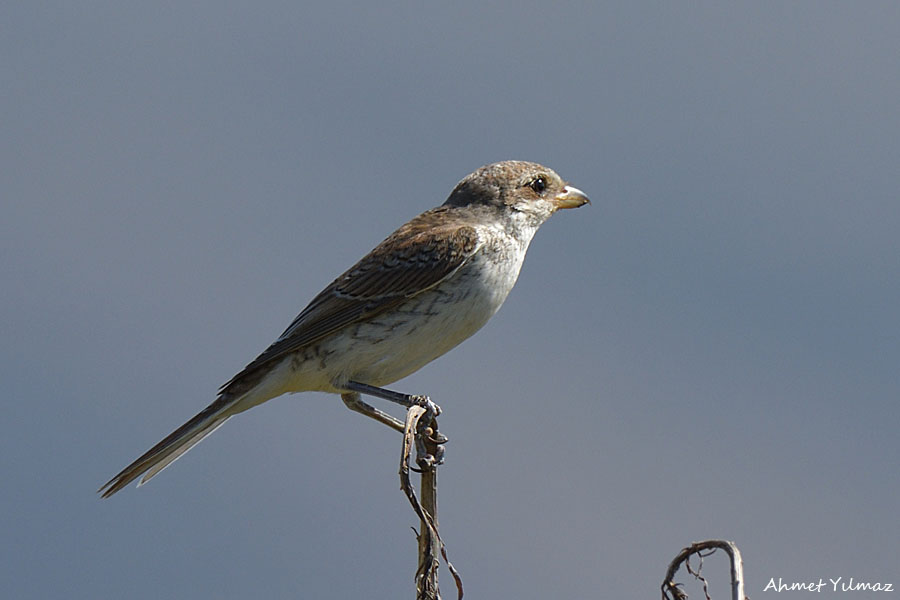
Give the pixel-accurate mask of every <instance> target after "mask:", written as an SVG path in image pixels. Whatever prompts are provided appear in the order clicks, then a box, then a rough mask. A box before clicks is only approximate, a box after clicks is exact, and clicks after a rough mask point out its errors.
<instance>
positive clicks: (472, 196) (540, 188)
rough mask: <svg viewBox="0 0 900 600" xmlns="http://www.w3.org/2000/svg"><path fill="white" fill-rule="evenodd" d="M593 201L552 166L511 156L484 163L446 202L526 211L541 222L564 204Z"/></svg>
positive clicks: (453, 204)
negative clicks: (506, 159)
mask: <svg viewBox="0 0 900 600" xmlns="http://www.w3.org/2000/svg"><path fill="white" fill-rule="evenodd" d="M588 203H590V200H588V197H587V196H586V195H585V194H584V192H582V191H581V190H579V189H578V188H576V187H573V186H571V185H568V184H567V183H566V182H565V181H563V180H562V178H561V177H560V176H559V175H557V174H556V172H555V171H554V170H553V169H550V168H547V167H545V166H543V165H539V164H537V163H533V162H525V161H519V160H508V161H504V162H497V163H493V164H490V165H485V166H483V167H481V168H480V169H478V170H477V171H475V172H473V173H471V174H470V175H467V176H466V177H465V178H464V179H463V180H462V181H460V182H459V183H458V184H457V185H456V187H455V188H454V189H453V191H452V192H451V193H450V197H449V198H447V201H446V202H445V203H444V204H445V205H447V206H460V207H461V206H473V205H474V206H477V205H483V206H486V207H495V208H497V209H500V210H503V211H507V212H510V211H511V212H518V213H524V215H526V216H528V217H531V218H535V219H537V220H539V221H541V222H543V221H544V220H546V219H547V218H549V217H550V215H552V214H553V213H554V212H556V211H557V210H559V209H562V208H578V207H579V206H584V205H585V204H588Z"/></svg>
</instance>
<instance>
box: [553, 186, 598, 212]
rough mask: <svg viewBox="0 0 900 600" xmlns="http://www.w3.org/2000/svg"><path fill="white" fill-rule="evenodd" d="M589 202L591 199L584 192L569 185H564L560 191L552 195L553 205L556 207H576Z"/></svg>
mask: <svg viewBox="0 0 900 600" xmlns="http://www.w3.org/2000/svg"><path fill="white" fill-rule="evenodd" d="M590 203H591V201H590V200H589V199H588V197H587V195H585V193H584V192H582V191H581V190H579V189H578V188H577V187H575V186H571V185H567V186H565V187H564V188H563V189H562V191H561V192H560V193H558V194H557V195H556V196H554V197H553V205H554V206H555V207H556V208H557V209H559V208H578V207H579V206H584V205H585V204H590Z"/></svg>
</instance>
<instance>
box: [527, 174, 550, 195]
mask: <svg viewBox="0 0 900 600" xmlns="http://www.w3.org/2000/svg"><path fill="white" fill-rule="evenodd" d="M528 187H530V188H531V189H533V190H534V191H535V193H537V194H542V193H543V192H544V190H545V189H547V180H546V179H544V176H543V175H542V176H540V177H535V178H534V179H533V180H532V181H531V183H529V184H528Z"/></svg>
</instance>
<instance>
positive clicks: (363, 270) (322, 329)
mask: <svg viewBox="0 0 900 600" xmlns="http://www.w3.org/2000/svg"><path fill="white" fill-rule="evenodd" d="M589 203H590V200H589V199H588V197H587V196H586V195H585V193H584V192H582V191H581V190H579V189H578V188H576V187H574V186H572V185H570V184H568V183H566V182H565V181H563V179H562V178H561V177H560V176H559V175H558V174H557V173H556V172H555V171H553V170H552V169H549V168H547V167H545V166H542V165H540V164H537V163H533V162H526V161H503V162H497V163H492V164H489V165H485V166H483V167H481V168H479V169H477V170H475V171H474V172H472V173H470V174H469V175H467V176H466V177H464V178H463V179H462V180H461V181H460V182H459V183H458V184H457V185H456V186H455V187H454V188H453V191H452V192H451V193H450V195H449V197H448V198H447V200H446V201H445V202H444V203H443V204H442V205H440V206H438V207H436V208H433V209H431V210H427V211H425V212H424V213H422V214H420V215H418V216H417V217H415V218H413V219H412V220H410V221H409V222H408V223H406V224H404V225H402V226H401V227H400V228H399V229H397V230H396V231H395V232H394V233H392V234H391V235H389V236H388V237H387V238H386V239H385V240H384V241H383V242H381V243H380V244H378V246H376V247H375V248H374V249H373V250H372V251H371V252H369V253H368V254H367V255H366V256H364V257H363V258H362V259H360V260H359V262H357V263H356V264H355V265H353V266H352V267H350V268H349V269H348V270H347V271H345V272H344V273H343V274H341V275H340V276H339V277H338V278H337V279H335V280H334V281H333V282H332V283H331V284H330V285H328V286H327V287H326V288H325V289H324V290H322V291H321V292H320V293H319V294H318V295H317V296H315V297H314V298H313V299H312V301H310V303H309V304H308V305H307V306H306V308H304V309H303V311H302V312H300V314H299V315H298V316H297V317H296V318H295V319H294V320H293V322H292V323H291V324H290V325H289V326H288V328H287V329H286V330H285V331H284V333H282V334H281V336H279V337H278V338H277V339H276V340H275V341H274V342H273V343H272V344H271V345H270V346H269V347H268V348H267V349H266V350H265V351H263V352H262V354H260V355H259V356H257V357H256V358H255V359H254V360H253V361H251V362H250V363H249V364H248V365H247V366H246V367H244V368H243V369H242V370H241V371H240V372H239V373H238V374H237V375H235V376H234V377H232V378H231V379H230V380H229V381H228V382H227V383H225V384H224V385H223V386H222V387H221V388H220V389H219V391H218V394H217V397H216V399H215V401H214V402H212V404H210V405H209V406H207V407H206V408H204V409H203V410H202V411H200V412H199V413H198V414H197V415H195V416H194V417H193V418H191V419H190V420H188V421H187V422H186V423H184V424H183V425H182V426H181V427H179V428H178V429H176V430H175V431H173V432H172V433H171V434H170V435H169V436H167V437H166V438H165V439H163V440H162V441H161V442H159V443H158V444H156V445H155V446H153V447H152V448H151V449H150V450H148V451H147V452H146V453H144V454H143V455H142V456H141V457H140V458H138V459H137V460H135V461H134V462H132V463H131V464H130V465H128V466H127V467H125V468H124V469H122V471H120V472H119V473H118V474H117V475H116V476H115V477H113V478H112V479H110V480H109V481H108V482H107V483H106V484H104V485H103V486H102V487H101V488H100V489H99V490H98V493H99V494H101V496H102V497H103V498H108V497H110V496H112V495H113V494H115V493H116V492H118V491H120V490H122V489H123V488H124V487H126V486H127V485H128V484H130V483H131V482H133V481H134V480H135V479H137V478H139V477H141V479H140V481H139V482H138V485H139V486H140V485H143V484H144V483H146V482H147V481H148V480H150V479H151V478H152V477H154V476H155V475H157V474H158V473H159V472H160V471H162V470H163V469H165V468H166V467H167V466H169V465H170V464H172V463H173V462H174V461H175V460H176V459H178V458H179V457H181V456H182V455H183V454H184V453H185V452H187V451H188V450H190V449H191V448H192V447H194V446H195V445H197V444H198V443H199V442H200V441H202V440H203V439H204V438H206V437H207V436H208V435H209V434H211V433H212V432H214V431H215V430H216V429H218V428H219V427H221V426H222V425H223V424H224V423H225V422H226V421H227V420H229V419H230V418H231V417H233V416H235V415H237V414H239V413H241V412H244V411H246V410H248V409H250V408H253V407H254V406H257V405H259V404H262V403H263V402H266V401H267V400H271V399H273V398H276V397H278V396H281V395H283V394H288V393H298V392H309V391H318V392H327V393H333V394H339V395H340V396H341V399H342V400H343V401H344V403H345V404H346V405H347V407H348V408H350V409H352V410H354V411H356V412H359V413H362V414H364V415H366V416H368V417H371V418H373V419H375V420H377V421H379V422H381V423H384V424H386V425H388V426H390V427H392V428H394V429H397V430H399V431H403V428H404V423H403V422H402V421H400V420H399V419H397V418H395V417H393V416H392V415H390V414H389V413H387V412H384V411H382V410H380V409H378V408H375V407H374V406H372V405H370V404H368V403H367V402H365V401H363V400H362V398H361V396H362V395H367V396H372V397H376V398H381V399H385V400H390V401H393V402H397V403H400V404H402V405H404V406H410V405H412V404H413V403H417V402H420V401H422V400H425V401H427V402H430V400H429V399H428V398H427V397H426V396H415V395H407V394H402V393H399V392H395V391H392V390H388V389H386V388H385V387H384V386H387V385H389V384H392V383H394V382H396V381H398V380H400V379H402V378H404V377H406V376H407V375H409V374H411V373H413V372H415V371H417V370H419V369H420V368H421V367H423V366H424V365H426V364H428V363H429V362H431V361H432V360H434V359H436V358H438V357H439V356H441V355H443V354H445V353H446V352H448V351H449V350H451V349H452V348H454V347H456V346H457V345H459V344H460V343H461V342H462V341H464V340H465V339H467V338H468V337H470V336H471V335H473V334H474V333H475V332H476V331H478V330H479V329H481V327H482V326H483V325H484V324H485V323H486V322H487V321H488V319H490V318H491V317H492V316H493V315H494V313H496V312H497V310H498V309H499V308H500V306H501V305H502V304H503V302H504V301H505V300H506V297H507V295H508V294H509V292H510V290H511V289H512V288H513V285H514V284H515V282H516V279H517V278H518V276H519V271H520V269H521V267H522V263H523V261H524V259H525V253H526V251H527V250H528V245H529V243H530V242H531V240H532V238H533V236H534V234H535V232H536V231H537V230H538V228H539V227H540V226H541V225H542V224H543V223H544V222H545V221H546V220H547V219H548V218H550V216H551V215H553V214H554V213H555V212H556V211H558V210H561V209H571V208H578V207H580V206H583V205H585V204H589ZM437 410H438V411H439V408H438V409H437Z"/></svg>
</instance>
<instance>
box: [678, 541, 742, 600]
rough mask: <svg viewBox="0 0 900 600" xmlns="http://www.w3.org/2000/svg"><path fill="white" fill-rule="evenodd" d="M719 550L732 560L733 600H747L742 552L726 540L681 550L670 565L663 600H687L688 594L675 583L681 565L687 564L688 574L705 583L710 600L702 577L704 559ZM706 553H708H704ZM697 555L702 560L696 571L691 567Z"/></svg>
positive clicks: (705, 592)
mask: <svg viewBox="0 0 900 600" xmlns="http://www.w3.org/2000/svg"><path fill="white" fill-rule="evenodd" d="M717 549H721V550H724V551H725V552H726V553H727V554H728V557H729V558H730V559H731V598H732V600H746V597H745V596H744V563H743V559H742V558H741V552H740V550H738V547H737V546H736V545H735V543H734V542H729V541H726V540H705V541H702V542H694V543H693V544H691V545H690V546H688V547H687V548H684V549H682V550H681V552H679V553H678V555H677V556H676V557H675V558H674V559H673V560H672V562H671V563H669V568H668V570H667V571H666V577H665V579H664V580H663V584H662V598H663V600H686V599H687V594H685V593H684V591H683V590H682V589H681V587H680V585H681V584H678V583H675V573H676V572H677V571H678V569H679V567H681V564H682V563H684V564H685V568H686V569H687V571H688V573H690V574H691V575H693V576H694V577H695V578H696V579H698V580H699V581H701V582H702V583H703V593H704V595H705V596H706V599H707V600H711V599H710V595H709V585H708V582H707V580H706V578H705V577H703V575H701V573H700V572H701V570H702V569H703V557H705V556H709V555H710V554H712V553H713V552H715V551H716V550H717ZM704 551H706V552H705V553H704ZM693 554H696V555H697V556H698V557H699V558H700V564H699V565H698V566H697V568H696V569H694V568H692V567H691V564H690V558H691V555H693Z"/></svg>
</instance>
